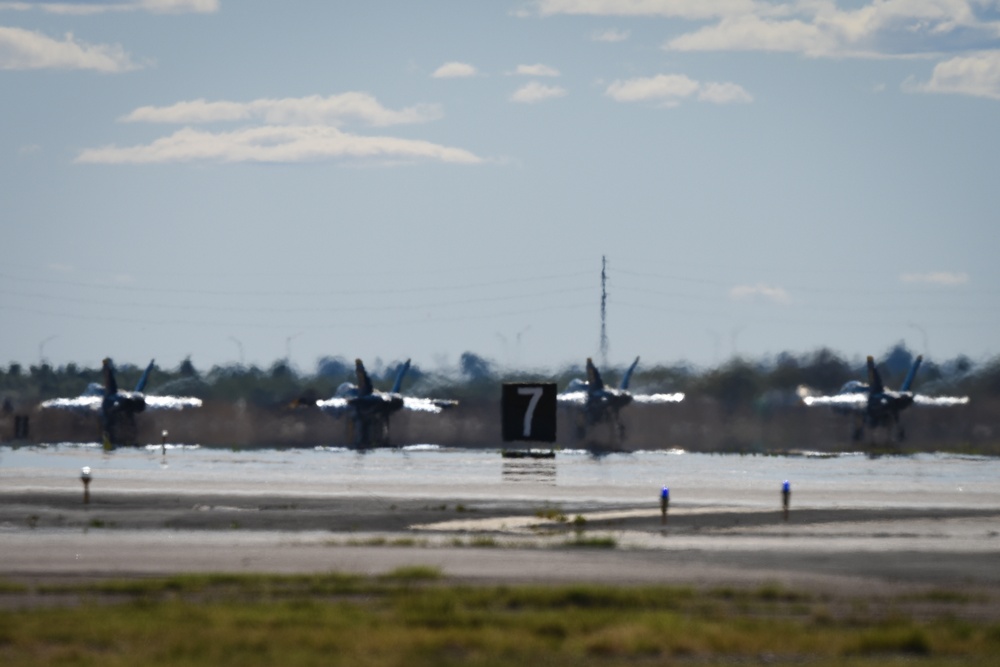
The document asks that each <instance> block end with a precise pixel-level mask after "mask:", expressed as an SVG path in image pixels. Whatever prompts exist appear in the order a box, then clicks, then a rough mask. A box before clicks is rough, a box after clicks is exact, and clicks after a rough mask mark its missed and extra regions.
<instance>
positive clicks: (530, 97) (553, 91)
mask: <svg viewBox="0 0 1000 667" xmlns="http://www.w3.org/2000/svg"><path fill="white" fill-rule="evenodd" d="M565 96H566V89H565V88H562V87H560V86H546V85H545V84H542V83H539V82H538V81H532V82H530V83H527V84H525V85H523V86H521V87H520V88H518V89H517V90H516V91H514V94H513V95H511V96H510V101H511V102H521V103H522V104H534V103H535V102H541V101H543V100H551V99H553V98H556V97H565Z"/></svg>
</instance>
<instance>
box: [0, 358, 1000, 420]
mask: <svg viewBox="0 0 1000 667" xmlns="http://www.w3.org/2000/svg"><path fill="white" fill-rule="evenodd" d="M913 360H914V354H913V353H912V352H911V351H910V350H908V349H907V348H906V347H905V346H904V345H903V344H902V343H900V344H897V345H896V346H894V347H892V348H891V349H890V350H888V351H887V352H886V354H885V355H883V356H882V357H881V359H880V360H879V368H880V371H881V372H882V374H883V379H884V380H885V381H886V384H887V385H888V386H890V387H895V386H898V385H899V384H900V383H901V381H902V379H903V377H904V376H905V374H906V371H907V370H908V369H909V367H910V365H911V364H912V362H913ZM401 363H402V361H401V360H400V361H394V362H391V363H382V362H381V361H380V360H375V361H374V363H372V364H371V366H370V367H369V368H368V371H369V374H370V375H371V376H372V379H373V380H374V381H375V382H376V384H377V385H378V386H380V387H381V388H383V389H387V388H388V387H389V386H390V385H391V383H392V380H393V378H394V377H395V375H396V372H397V371H398V368H399V366H400V364H401ZM142 371H143V367H140V366H136V365H133V364H121V365H120V366H119V367H118V384H119V386H120V387H122V388H129V387H132V386H134V385H135V383H136V382H137V381H138V378H139V376H140V375H141V374H142ZM602 372H603V375H604V379H605V382H606V383H609V384H611V383H617V382H618V380H619V378H621V376H622V374H623V372H624V368H623V367H614V368H605V369H602ZM865 374H866V371H865V361H864V360H863V359H853V360H848V359H846V358H844V357H843V356H842V355H839V354H837V353H836V352H833V351H831V350H829V349H825V348H823V349H819V350H816V351H814V352H810V353H807V354H802V355H794V354H781V355H778V356H777V357H774V358H769V359H757V360H751V359H745V358H742V357H739V358H733V359H731V360H729V361H728V362H726V363H724V364H722V365H720V366H718V367H715V368H708V369H697V368H693V367H691V366H689V365H685V364H673V365H662V364H658V365H652V366H643V365H642V364H640V366H639V368H638V370H637V372H636V374H635V376H634V377H633V380H632V388H633V389H636V390H639V391H644V392H654V391H656V392H675V391H683V392H685V393H686V394H688V396H689V397H694V396H705V397H708V398H711V399H714V400H715V401H717V402H719V403H720V404H721V405H723V406H726V407H727V408H729V409H731V410H736V409H738V407H739V406H758V407H768V406H775V405H781V404H787V403H790V402H793V401H796V400H797V393H796V392H797V390H798V388H799V387H802V386H805V387H809V388H811V389H813V390H815V391H819V392H822V393H833V392H836V391H837V389H838V388H839V387H840V386H842V385H843V384H844V383H845V382H847V381H848V380H852V379H864V377H865ZM583 375H584V369H583V366H582V364H577V365H572V366H567V367H563V368H560V369H558V370H555V371H532V370H512V369H505V368H502V367H500V366H499V365H498V364H496V363H495V362H493V361H492V360H490V359H487V358H485V357H482V356H479V355H477V354H474V353H472V352H466V353H464V354H462V355H461V357H460V360H459V363H458V366H457V367H455V368H451V369H435V370H427V369H422V368H420V367H416V366H414V367H413V368H411V369H410V372H409V375H408V376H407V381H406V382H405V383H404V391H406V392H407V393H410V394H414V395H434V396H439V397H448V398H457V399H459V400H464V401H483V400H495V399H496V397H497V396H498V385H499V384H500V383H501V382H513V381H524V380H532V381H537V380H549V381H554V382H556V383H557V384H558V386H559V387H560V388H562V387H564V386H565V385H566V383H567V382H568V381H569V380H570V379H571V378H574V377H581V376H583ZM354 379H355V378H354V363H353V361H349V360H347V359H345V358H343V357H324V358H321V359H319V360H318V362H317V364H316V369H315V371H314V372H313V373H303V372H300V371H299V370H297V369H295V368H294V367H292V366H291V365H289V364H288V363H287V361H284V360H279V361H276V362H275V363H273V364H272V365H271V366H270V367H269V368H261V367H258V366H252V365H251V366H244V365H240V364H230V365H226V366H213V367H212V368H210V369H208V370H199V369H197V368H196V367H195V366H194V364H193V363H192V362H191V360H190V359H186V360H185V361H184V362H182V363H181V364H180V365H179V366H178V367H177V368H173V369H169V368H156V369H155V370H154V373H153V375H152V378H151V381H150V384H149V387H148V389H147V391H148V393H151V394H174V395H189V396H197V397H199V398H203V399H207V400H218V401H245V402H246V403H248V404H252V405H260V406H275V405H280V404H284V403H288V402H290V401H293V400H295V399H296V398H302V397H315V398H324V397H329V396H332V395H333V393H334V392H335V391H336V388H337V387H338V386H339V385H340V384H341V383H343V382H353V381H354ZM100 382H101V369H100V367H99V366H94V367H83V366H78V365H77V364H72V363H70V364H66V365H65V366H60V367H53V366H50V365H48V364H39V365H32V366H29V367H27V368H25V367H23V366H21V365H20V364H17V363H11V364H9V365H8V366H7V368H0V396H2V397H3V399H4V400H5V401H6V402H7V403H8V405H10V404H14V405H29V404H32V403H37V402H39V401H42V400H45V399H48V398H54V397H59V396H76V395H79V394H81V393H82V392H83V391H84V389H86V387H87V385H88V384H90V383H100ZM915 388H916V389H917V390H918V391H920V392H921V393H927V394H937V393H941V394H943V393H948V394H966V395H969V396H973V397H978V398H993V397H998V396H1000V357H998V358H994V359H991V360H989V361H986V362H982V363H978V364H977V363H974V362H973V361H972V360H970V359H968V358H967V357H957V358H955V359H951V360H948V361H945V362H942V363H935V362H934V361H933V360H925V362H924V364H923V366H922V367H921V370H920V374H919V375H918V379H917V383H916V384H915Z"/></svg>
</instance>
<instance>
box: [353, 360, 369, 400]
mask: <svg viewBox="0 0 1000 667" xmlns="http://www.w3.org/2000/svg"><path fill="white" fill-rule="evenodd" d="M354 372H355V373H357V376H358V396H371V394H372V393H373V389H372V381H371V378H369V377H368V371H366V370H365V365H364V364H363V363H361V360H360V359H355V360H354Z"/></svg>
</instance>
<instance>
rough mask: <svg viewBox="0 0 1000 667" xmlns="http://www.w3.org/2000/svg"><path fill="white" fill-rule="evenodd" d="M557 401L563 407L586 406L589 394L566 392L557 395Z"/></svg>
mask: <svg viewBox="0 0 1000 667" xmlns="http://www.w3.org/2000/svg"><path fill="white" fill-rule="evenodd" d="M556 401H557V402H559V403H561V404H563V405H586V404H587V392H585V391H566V392H563V393H561V394H556Z"/></svg>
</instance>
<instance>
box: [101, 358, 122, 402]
mask: <svg viewBox="0 0 1000 667" xmlns="http://www.w3.org/2000/svg"><path fill="white" fill-rule="evenodd" d="M101 366H102V369H101V370H102V371H103V373H104V395H105V396H110V395H111V394H117V393H118V383H117V382H115V365H114V364H113V363H112V362H111V359H110V357H105V359H104V361H103V362H102V364H101Z"/></svg>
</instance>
